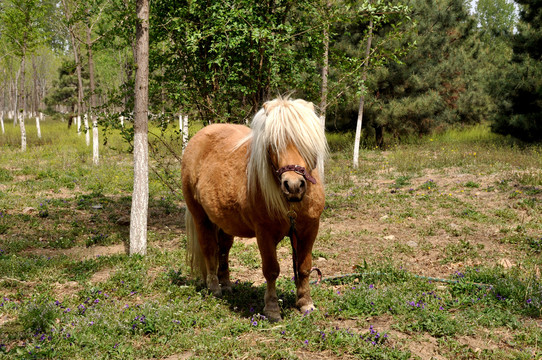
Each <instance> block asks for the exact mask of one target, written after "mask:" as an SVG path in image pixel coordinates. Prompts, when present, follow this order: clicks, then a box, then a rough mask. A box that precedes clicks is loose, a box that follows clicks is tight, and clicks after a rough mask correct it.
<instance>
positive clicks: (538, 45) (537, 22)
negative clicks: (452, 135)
mask: <svg viewBox="0 0 542 360" xmlns="http://www.w3.org/2000/svg"><path fill="white" fill-rule="evenodd" d="M518 3H519V4H521V5H522V10H521V12H520V20H521V21H520V23H519V24H518V32H517V33H516V34H515V35H514V36H513V37H512V48H513V57H512V59H511V62H510V63H509V64H508V65H507V67H506V68H505V69H504V71H502V72H500V75H501V76H500V78H498V79H495V86H497V87H494V88H493V89H494V95H495V96H496V97H497V98H498V99H499V100H500V102H499V104H498V105H499V108H498V114H497V116H495V118H494V120H493V124H492V129H493V130H494V131H495V132H497V133H501V134H510V135H512V136H514V137H517V138H519V139H521V140H524V141H529V142H535V141H542V3H541V2H540V1H533V0H518ZM499 90H500V91H499Z"/></svg>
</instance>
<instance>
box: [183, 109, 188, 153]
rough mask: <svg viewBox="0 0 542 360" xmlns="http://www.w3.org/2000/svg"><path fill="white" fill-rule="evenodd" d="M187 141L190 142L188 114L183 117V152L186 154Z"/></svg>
mask: <svg viewBox="0 0 542 360" xmlns="http://www.w3.org/2000/svg"><path fill="white" fill-rule="evenodd" d="M187 143H188V115H185V116H184V119H183V154H184V148H185V147H186V144H187Z"/></svg>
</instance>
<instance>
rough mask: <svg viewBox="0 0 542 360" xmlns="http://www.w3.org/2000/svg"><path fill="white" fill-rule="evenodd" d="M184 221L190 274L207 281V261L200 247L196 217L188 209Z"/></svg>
mask: <svg viewBox="0 0 542 360" xmlns="http://www.w3.org/2000/svg"><path fill="white" fill-rule="evenodd" d="M184 220H185V225H186V263H187V264H189V265H190V273H191V274H192V276H194V277H197V278H201V279H202V280H203V281H205V273H206V268H205V260H204V259H203V253H202V252H201V248H200V246H199V241H198V233H197V232H196V224H195V223H194V217H193V216H192V213H190V211H189V210H188V208H187V209H186V213H185V218H184Z"/></svg>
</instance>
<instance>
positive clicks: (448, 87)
mask: <svg viewBox="0 0 542 360" xmlns="http://www.w3.org/2000/svg"><path fill="white" fill-rule="evenodd" d="M407 4H408V5H409V7H410V8H411V9H412V12H413V18H414V19H415V20H416V24H417V28H416V30H417V33H410V34H409V36H407V37H405V38H404V39H402V40H401V41H403V43H404V42H411V43H414V42H415V43H416V47H415V48H414V49H411V50H410V51H409V52H408V54H406V55H405V56H404V57H402V58H401V62H400V63H388V64H387V65H385V66H383V67H381V68H378V69H377V71H375V72H374V73H373V74H371V77H370V78H369V80H368V82H369V84H370V85H369V88H370V89H371V91H370V92H369V98H368V100H367V118H368V125H369V126H371V127H372V128H374V129H375V132H374V134H375V136H376V137H377V140H376V142H377V146H380V147H382V145H383V144H384V142H383V141H384V140H383V138H382V131H383V130H387V131H388V132H389V133H390V134H392V135H393V136H394V138H405V137H407V136H409V135H410V134H416V135H421V134H428V133H431V132H433V131H435V130H437V129H442V128H444V127H446V126H449V125H450V124H455V123H463V124H464V123H477V122H480V121H481V120H482V119H483V116H484V112H486V111H487V109H486V105H485V102H486V100H487V96H486V95H485V94H484V93H483V91H481V89H479V88H478V86H479V85H478V82H477V79H476V71H477V70H476V69H477V65H476V58H477V57H478V52H479V49H478V46H477V45H476V40H475V36H474V34H473V31H474V25H475V24H474V22H473V20H472V18H471V17H470V16H469V14H468V12H467V9H466V8H465V4H464V2H463V1H460V0H449V1H445V2H439V3H435V2H427V1H408V2H407ZM421 14H423V16H419V15H421ZM405 26H407V28H408V26H412V25H410V24H406V25H405ZM405 31H406V30H405ZM403 46H404V45H403Z"/></svg>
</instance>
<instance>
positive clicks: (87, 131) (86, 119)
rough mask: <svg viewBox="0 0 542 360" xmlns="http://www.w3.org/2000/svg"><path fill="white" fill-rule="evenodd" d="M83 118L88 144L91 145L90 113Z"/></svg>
mask: <svg viewBox="0 0 542 360" xmlns="http://www.w3.org/2000/svg"><path fill="white" fill-rule="evenodd" d="M83 119H84V121H85V136H86V140H87V146H90V127H89V126H88V114H85V116H83Z"/></svg>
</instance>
